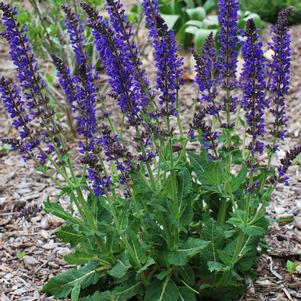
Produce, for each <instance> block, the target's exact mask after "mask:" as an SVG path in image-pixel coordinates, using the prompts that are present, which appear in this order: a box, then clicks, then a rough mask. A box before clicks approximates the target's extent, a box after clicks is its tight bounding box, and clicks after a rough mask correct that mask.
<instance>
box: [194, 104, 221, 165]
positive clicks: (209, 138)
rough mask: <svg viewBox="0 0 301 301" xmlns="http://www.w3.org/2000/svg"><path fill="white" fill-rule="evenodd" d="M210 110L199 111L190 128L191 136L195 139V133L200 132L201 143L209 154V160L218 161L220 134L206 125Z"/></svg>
mask: <svg viewBox="0 0 301 301" xmlns="http://www.w3.org/2000/svg"><path fill="white" fill-rule="evenodd" d="M208 111H210V108H209V109H200V110H199V111H197V112H196V113H195V115H194V117H193V123H192V125H191V126H190V127H191V130H190V135H191V136H192V137H193V138H195V133H194V131H198V132H199V133H200V134H201V141H202V144H203V147H204V150H205V151H206V153H208V155H209V158H211V159H217V158H218V152H217V148H218V141H217V139H218V137H219V133H218V132H216V131H213V130H212V128H211V126H209V125H207V124H206V121H205V118H206V116H207V115H208Z"/></svg>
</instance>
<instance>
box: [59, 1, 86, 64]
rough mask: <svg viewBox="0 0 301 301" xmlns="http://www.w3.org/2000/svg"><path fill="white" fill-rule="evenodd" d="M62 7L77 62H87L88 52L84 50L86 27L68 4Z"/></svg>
mask: <svg viewBox="0 0 301 301" xmlns="http://www.w3.org/2000/svg"><path fill="white" fill-rule="evenodd" d="M62 9H63V11H64V13H65V15H66V19H65V24H66V27H67V30H68V34H69V38H70V41H71V44H72V48H73V51H74V54H75V59H76V63H77V64H78V65H82V64H85V63H86V53H85V51H84V37H83V33H84V28H83V26H82V24H81V23H80V17H79V15H77V14H76V13H75V12H74V11H72V9H70V8H69V7H67V6H66V5H62Z"/></svg>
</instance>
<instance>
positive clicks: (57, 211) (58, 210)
mask: <svg viewBox="0 0 301 301" xmlns="http://www.w3.org/2000/svg"><path fill="white" fill-rule="evenodd" d="M44 210H45V212H47V213H51V214H53V215H55V216H57V217H60V218H62V219H64V220H65V221H70V222H72V223H74V224H82V222H81V221H80V220H79V219H77V218H75V217H73V216H72V215H71V214H70V213H68V212H66V211H65V210H64V209H63V207H62V206H61V205H60V204H59V203H54V202H50V200H49V198H47V201H46V202H44Z"/></svg>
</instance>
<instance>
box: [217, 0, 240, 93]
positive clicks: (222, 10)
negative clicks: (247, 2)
mask: <svg viewBox="0 0 301 301" xmlns="http://www.w3.org/2000/svg"><path fill="white" fill-rule="evenodd" d="M218 6H219V15H218V20H219V25H220V33H219V36H218V42H219V44H220V52H219V56H218V63H217V65H218V70H219V72H220V80H222V82H223V85H224V86H225V88H226V89H229V90H231V89H232V88H233V87H235V82H236V69H237V56H238V26H237V23H238V11H239V3H238V1H237V0H219V5H218Z"/></svg>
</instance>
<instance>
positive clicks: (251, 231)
mask: <svg viewBox="0 0 301 301" xmlns="http://www.w3.org/2000/svg"><path fill="white" fill-rule="evenodd" d="M239 227H240V229H241V230H242V231H243V232H244V233H245V234H247V235H250V236H263V235H264V234H265V233H266V230H265V229H263V228H261V227H258V226H255V225H240V226H239Z"/></svg>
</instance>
